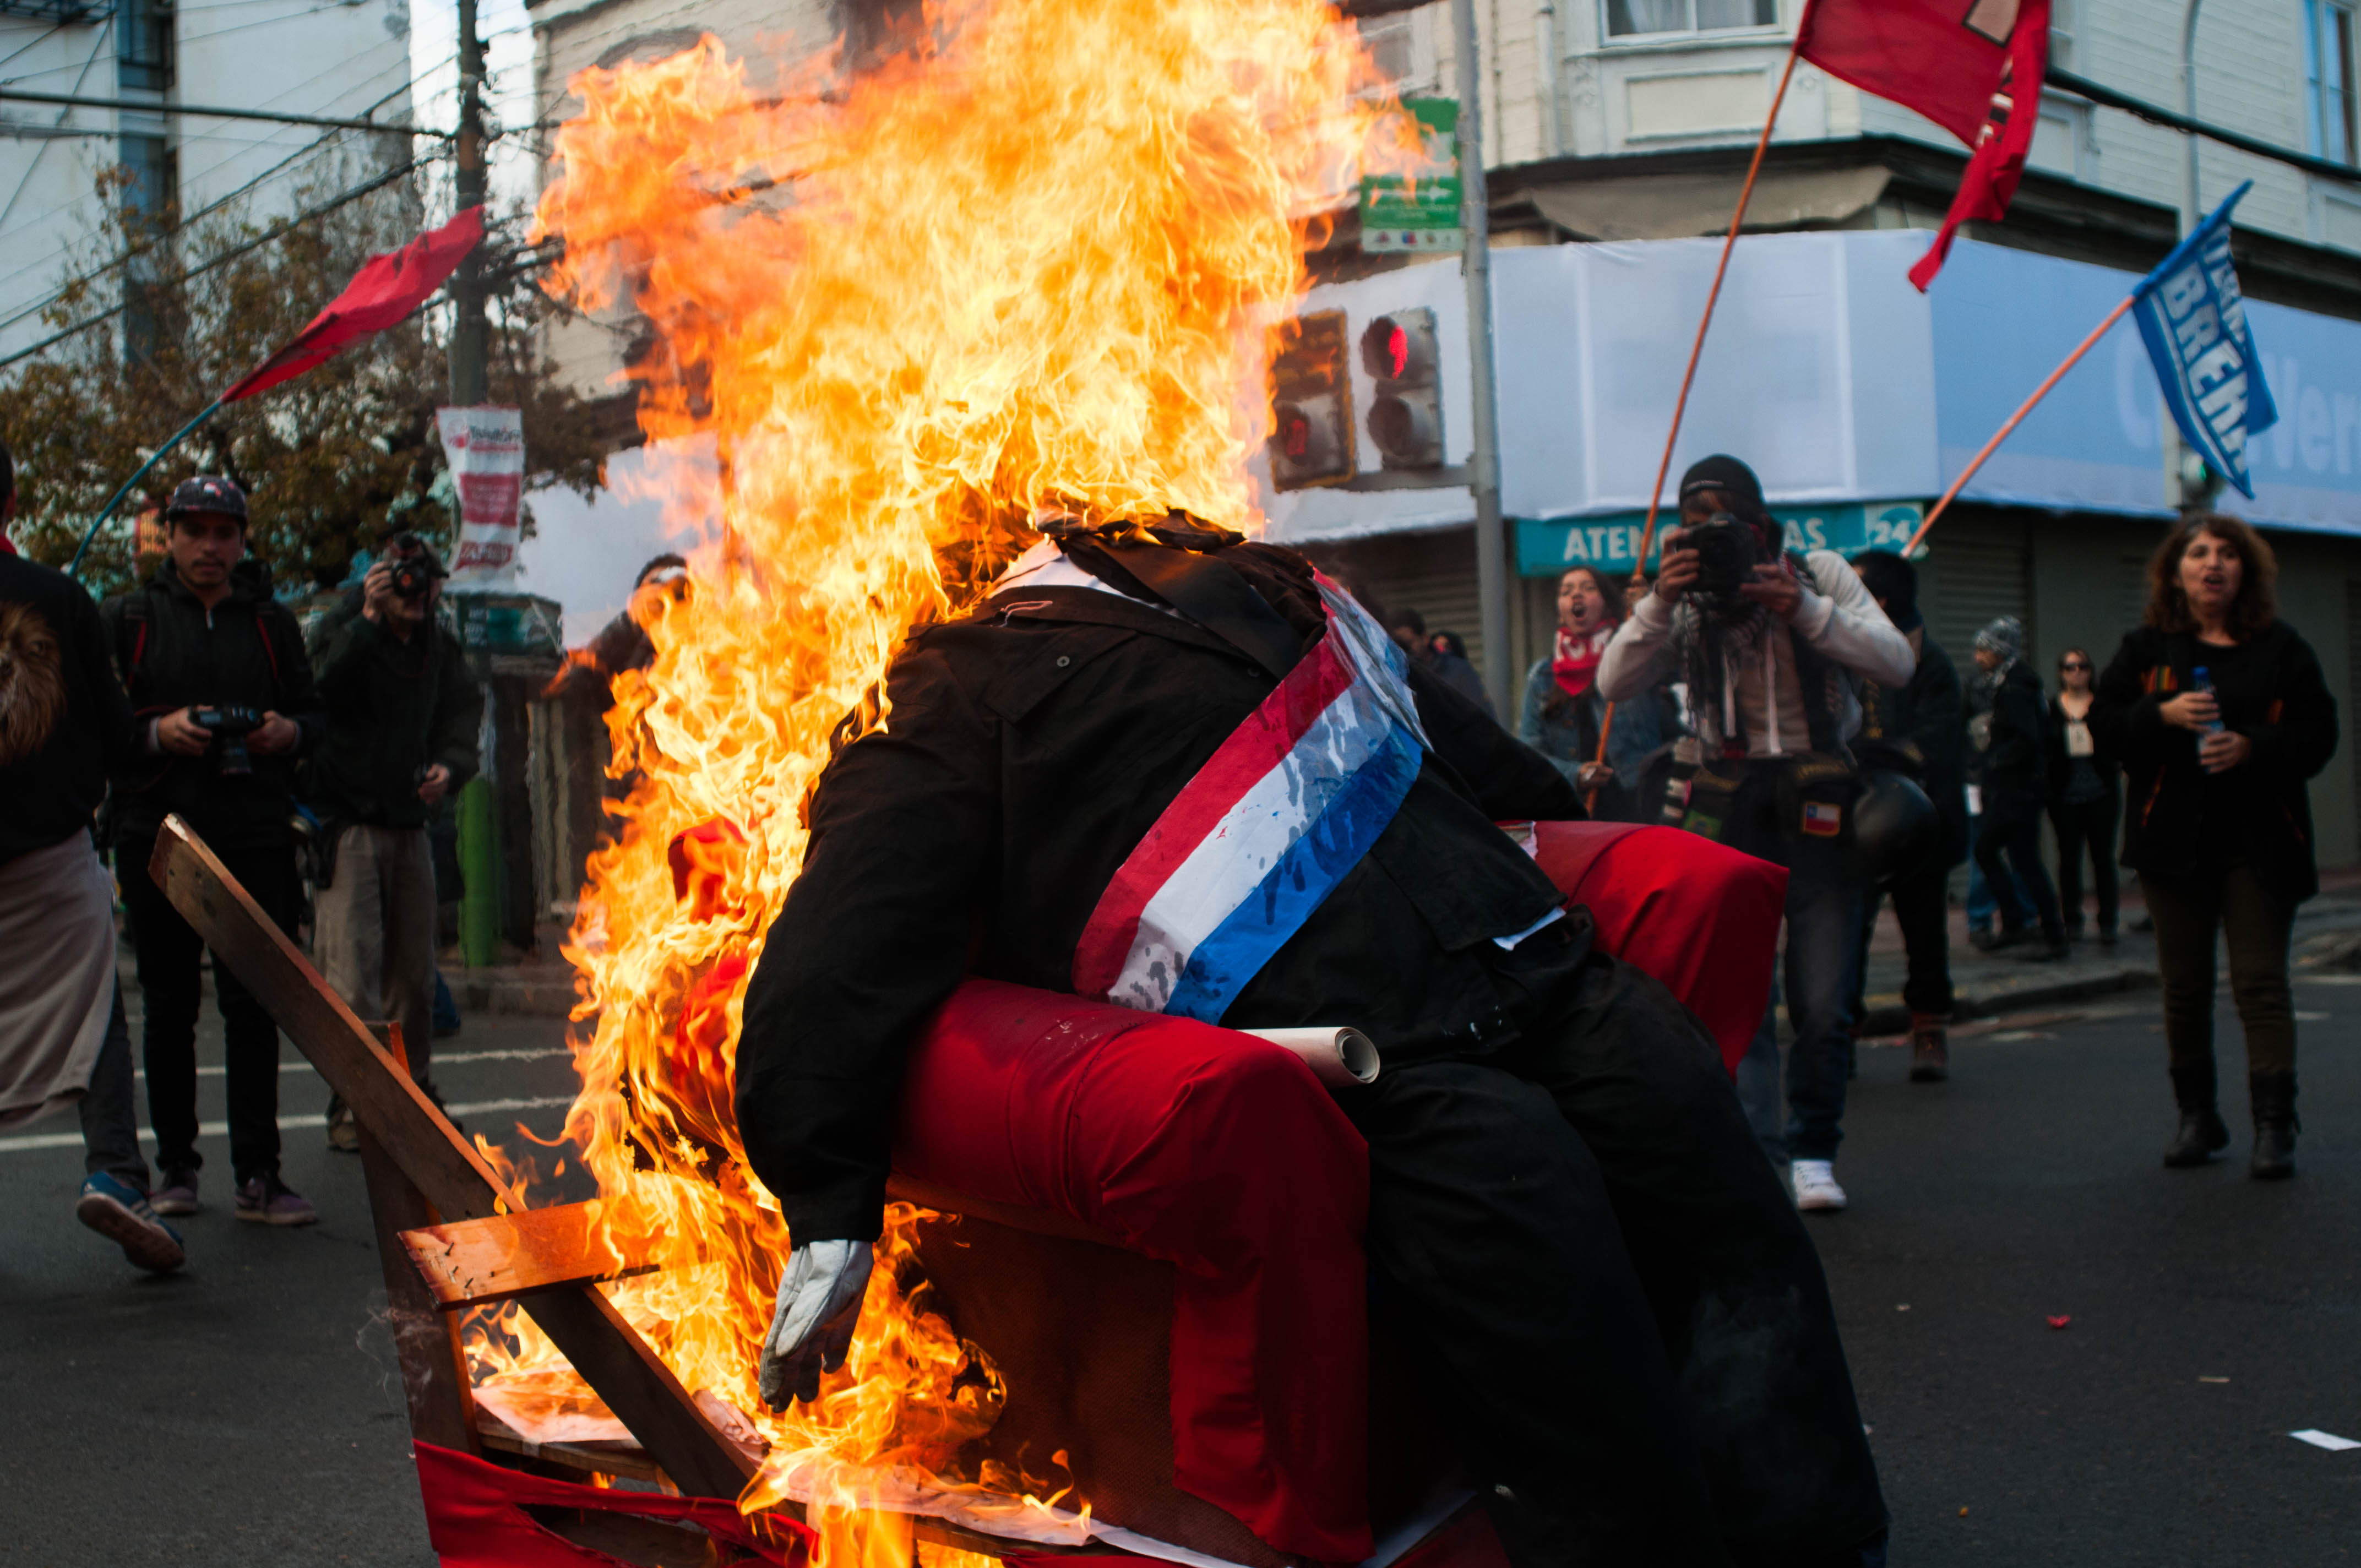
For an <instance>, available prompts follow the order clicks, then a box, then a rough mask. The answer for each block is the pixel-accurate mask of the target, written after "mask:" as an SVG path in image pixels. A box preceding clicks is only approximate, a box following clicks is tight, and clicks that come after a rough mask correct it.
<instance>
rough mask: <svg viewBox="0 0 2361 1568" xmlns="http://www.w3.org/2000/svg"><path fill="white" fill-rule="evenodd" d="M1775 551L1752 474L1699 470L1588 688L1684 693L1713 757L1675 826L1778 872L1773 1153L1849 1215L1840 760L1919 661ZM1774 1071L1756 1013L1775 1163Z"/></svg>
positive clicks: (1851, 939) (1848, 859) (1622, 696)
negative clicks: (1780, 961)
mask: <svg viewBox="0 0 2361 1568" xmlns="http://www.w3.org/2000/svg"><path fill="white" fill-rule="evenodd" d="M1780 544H1781V533H1780V526H1779V523H1778V521H1776V520H1775V519H1773V517H1772V516H1771V514H1770V513H1769V511H1767V510H1764V507H1763V488H1762V485H1761V484H1760V483H1759V482H1758V481H1757V480H1756V478H1755V477H1754V471H1753V470H1752V469H1751V468H1749V467H1748V466H1746V465H1745V464H1743V463H1741V462H1740V461H1739V460H1738V459H1737V458H1735V457H1728V456H1719V455H1717V456H1713V457H1708V458H1706V459H1705V460H1704V461H1702V462H1700V463H1697V465H1695V466H1692V467H1691V468H1690V469H1689V471H1688V472H1687V473H1686V474H1685V475H1683V476H1682V477H1681V526H1680V528H1678V529H1677V530H1675V531H1674V532H1672V533H1671V534H1669V535H1667V536H1666V538H1665V541H1664V564H1663V569H1662V571H1661V572H1660V574H1659V575H1658V576H1657V578H1656V585H1655V587H1654V589H1653V591H1652V592H1650V593H1649V594H1647V595H1645V596H1644V597H1642V598H1641V599H1640V601H1639V602H1638V603H1637V604H1636V605H1634V606H1633V607H1632V610H1631V619H1629V620H1626V621H1625V622H1624V623H1623V625H1622V627H1621V629H1620V630H1618V631H1617V632H1616V634H1615V637H1614V639H1613V641H1610V642H1609V644H1608V647H1607V652H1606V655H1605V657H1604V658H1603V659H1601V660H1600V662H1599V666H1598V686H1599V690H1600V691H1601V692H1602V693H1603V694H1604V695H1605V696H1606V697H1607V699H1608V700H1609V702H1625V701H1630V700H1631V699H1633V698H1636V697H1639V696H1642V695H1643V694H1645V693H1647V692H1649V691H1651V690H1653V689H1654V688H1655V687H1657V686H1659V685H1664V684H1665V683H1667V682H1670V681H1675V680H1685V681H1686V682H1687V683H1688V688H1689V704H1690V707H1691V710H1692V713H1693V717H1694V718H1695V721H1696V724H1697V733H1698V738H1699V739H1700V740H1702V741H1703V742H1704V749H1705V755H1706V766H1704V767H1703V768H1701V769H1700V770H1699V771H1698V773H1697V776H1696V778H1695V779H1694V780H1693V781H1692V782H1691V785H1690V795H1689V810H1688V815H1687V819H1686V825H1687V826H1688V827H1690V828H1692V829H1693V830H1695V831H1698V832H1702V833H1704V834H1706V835H1707V836H1708V837H1710V838H1714V839H1719V840H1720V841H1721V842H1723V843H1726V844H1729V845H1731V846H1732V847H1734V848H1737V849H1740V850H1745V851H1746V852H1748V853H1750V854H1753V855H1759V856H1761V857H1762V858H1763V859H1764V860H1768V861H1776V862H1778V863H1779V864H1781V865H1784V866H1785V867H1786V868H1787V870H1788V879H1787V910H1786V918H1787V951H1786V961H1785V968H1784V971H1783V975H1782V981H1783V983H1784V986H1785V988H1786V994H1787V1006H1788V1014H1789V1016H1790V1018H1791V1020H1792V1021H1793V1022H1794V1025H1795V1047H1794V1050H1793V1054H1792V1055H1791V1056H1790V1057H1789V1058H1788V1062H1787V1104H1788V1110H1789V1113H1790V1115H1789V1120H1788V1123H1787V1127H1786V1132H1785V1137H1784V1152H1785V1154H1786V1156H1787V1157H1788V1159H1789V1161H1790V1165H1789V1179H1790V1181H1791V1183H1792V1185H1793V1189H1794V1192H1795V1201H1796V1203H1797V1205H1798V1207H1801V1208H1804V1209H1818V1210H1833V1209H1841V1208H1843V1207H1844V1206H1845V1191H1844V1189H1843V1188H1842V1187H1840V1186H1839V1185H1838V1184H1837V1179H1836V1174H1835V1160H1836V1153H1837V1145H1838V1142H1839V1139H1840V1138H1841V1137H1842V1132H1841V1130H1840V1128H1839V1123H1840V1122H1841V1121H1842V1120H1843V1117H1844V1102H1845V1073H1846V1068H1847V1066H1848V1065H1849V1062H1850V1050H1851V1036H1850V1025H1851V1021H1852V1020H1851V1011H1852V990H1853V984H1852V979H1853V970H1854V967H1855V966H1856V964H1857V963H1858V961H1859V960H1858V958H1857V952H1858V945H1859V942H1860V939H1861V905H1862V900H1863V897H1864V895H1865V894H1866V891H1867V883H1868V879H1867V877H1865V876H1864V875H1863V874H1862V872H1861V868H1860V863H1859V861H1858V858H1857V854H1856V848H1857V847H1856V846H1855V845H1854V844H1853V843H1852V842H1851V839H1852V835H1851V832H1850V828H1851V822H1850V818H1851V816H1852V811H1851V807H1852V806H1853V804H1854V803H1855V801H1856V800H1857V799H1858V797H1859V793H1860V783H1861V781H1860V776H1859V772H1858V770H1857V769H1856V768H1855V766H1854V764H1853V760H1852V756H1851V752H1850V750H1849V748H1850V742H1851V740H1853V738H1854V736H1855V735H1856V734H1858V733H1859V731H1860V729H1861V683H1862V682H1863V681H1864V680H1872V681H1876V682H1878V683H1879V684H1880V685H1886V686H1903V685H1908V684H1909V681H1910V678H1911V676H1912V674H1914V673H1915V671H1916V668H1917V658H1916V655H1915V654H1914V653H1913V652H1911V648H1910V642H1909V640H1908V639H1907V638H1905V637H1904V636H1903V635H1902V633H1901V632H1899V631H1897V630H1894V623H1893V622H1892V621H1890V620H1887V619H1886V618H1885V614H1884V612H1883V611H1882V610H1880V609H1878V608H1877V604H1876V601H1875V600H1874V599H1873V598H1871V597H1870V592H1869V590H1868V588H1866V587H1863V586H1862V585H1861V579H1860V577H1858V576H1855V575H1854V573H1853V570H1852V568H1851V567H1850V565H1846V563H1845V560H1844V558H1843V557H1842V556H1840V555H1839V554H1836V553H1834V552H1833V551H1827V550H1816V551H1813V552H1811V553H1810V554H1796V553H1795V552H1792V551H1788V552H1783V551H1782V550H1781V548H1780ZM1778 1060H1779V1045H1778V1036H1777V1034H1776V1031H1775V1024H1774V1017H1773V1008H1771V1007H1766V1008H1765V1009H1764V1010H1763V1025H1762V1028H1761V1029H1760V1030H1759V1031H1758V1032H1757V1034H1756V1036H1755V1039H1754V1043H1753V1045H1752V1047H1750V1048H1749V1049H1748V1052H1747V1056H1746V1059H1745V1060H1744V1061H1742V1062H1741V1064H1740V1066H1739V1095H1740V1098H1741V1100H1742V1101H1743V1102H1745V1104H1746V1108H1747V1114H1748V1118H1749V1120H1750V1121H1751V1122H1752V1124H1753V1126H1754V1130H1755V1134H1756V1136H1757V1137H1758V1138H1759V1139H1761V1140H1762V1142H1763V1145H1764V1147H1765V1149H1766V1150H1775V1149H1777V1148H1779V1147H1780V1146H1781V1138H1780V1134H1779V1129H1778Z"/></svg>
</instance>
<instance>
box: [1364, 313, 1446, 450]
mask: <svg viewBox="0 0 2361 1568" xmlns="http://www.w3.org/2000/svg"><path fill="white" fill-rule="evenodd" d="M1439 360H1440V356H1439V355H1438V353H1437V351H1436V347H1435V341H1434V313H1433V311H1431V310H1428V309H1426V308H1425V307H1424V306H1420V307H1419V308H1417V309H1415V310H1407V311H1396V312H1394V313H1392V314H1390V315H1382V316H1379V317H1378V318H1377V320H1375V321H1373V322H1371V323H1369V324H1368V325H1367V327H1366V328H1364V329H1363V330H1362V333H1361V367H1362V368H1364V369H1366V370H1367V371H1368V373H1369V374H1370V375H1371V376H1372V377H1374V378H1376V379H1377V383H1378V395H1377V399H1376V400H1375V401H1373V402H1372V403H1371V404H1370V405H1369V439H1370V440H1371V441H1373V442H1375V443H1377V446H1378V455H1379V457H1380V460H1381V461H1382V462H1383V463H1384V464H1385V466H1387V467H1389V468H1440V467H1442V466H1444V465H1443V389H1442V387H1441V386H1440V384H1439V382H1438V378H1437V376H1436V374H1435V370H1436V367H1437V364H1438V363H1439Z"/></svg>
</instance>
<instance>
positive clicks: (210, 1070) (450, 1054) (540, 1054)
mask: <svg viewBox="0 0 2361 1568" xmlns="http://www.w3.org/2000/svg"><path fill="white" fill-rule="evenodd" d="M573 1054H574V1052H573V1051H572V1050H571V1049H570V1048H568V1047H564V1046H558V1047H550V1048H544V1049H542V1050H531V1051H528V1050H507V1051H437V1052H435V1053H434V1057H433V1058H431V1059H432V1061H433V1063H434V1066H436V1067H464V1066H466V1065H467V1063H469V1062H478V1061H545V1060H547V1059H548V1058H551V1057H570V1056H572V1055H573ZM228 1070H229V1069H228V1068H226V1067H201V1068H199V1069H197V1076H198V1077H199V1078H219V1077H221V1076H222V1075H223V1074H224V1073H225V1072H227V1071H228ZM279 1070H280V1071H281V1072H317V1071H319V1070H320V1069H318V1068H315V1067H313V1065H312V1064H311V1063H310V1062H308V1061H305V1060H304V1059H303V1058H302V1057H297V1058H294V1059H293V1060H291V1061H289V1060H281V1061H280V1064H279ZM131 1076H132V1077H133V1078H135V1079H137V1080H141V1081H142V1082H144V1081H146V1080H147V1077H148V1069H146V1068H141V1069H138V1070H137V1071H136V1072H134V1073H133V1074H132V1075H131Z"/></svg>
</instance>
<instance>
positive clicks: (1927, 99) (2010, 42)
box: [1795, 0, 2049, 291]
mask: <svg viewBox="0 0 2361 1568" xmlns="http://www.w3.org/2000/svg"><path fill="white" fill-rule="evenodd" d="M1795 51H1796V52H1797V53H1798V54H1800V55H1802V56H1803V57H1804V58H1805V59H1806V60H1810V61H1811V62H1812V63H1813V64H1814V65H1817V66H1818V67H1819V68H1820V69H1821V70H1823V71H1827V72H1828V74H1829V75H1831V76H1837V77H1841V78H1842V79H1843V80H1845V81H1847V82H1851V83H1852V84H1853V85H1854V86H1856V87H1858V88H1860V89H1861V90H1862V91H1863V92H1865V93H1876V94H1877V95H1878V96H1879V97H1881V98H1888V99H1891V100H1893V101H1894V103H1896V104H1901V105H1902V106H1903V107H1904V108H1905V109H1916V111H1918V113H1920V114H1922V115H1926V116H1927V118H1928V119H1930V120H1932V121H1934V122H1935V123H1936V124H1937V125H1938V126H1942V127H1943V128H1944V129H1945V130H1947V131H1949V132H1950V133H1951V134H1952V135H1953V136H1955V137H1959V138H1960V140H1961V141H1963V142H1965V143H1967V144H1968V146H1969V148H1971V149H1972V155H1971V157H1970V158H1969V159H1968V169H1967V172H1966V173H1965V174H1964V175H1962V176H1961V177H1960V192H1959V194H1958V195H1957V196H1955V197H1954V198H1952V201H1951V210H1950V212H1949V214H1946V215H1945V216H1944V219H1943V227H1942V229H1941V231H1940V232H1939V233H1938V234H1937V235H1936V236H1935V243H1934V245H1933V246H1932V247H1930V248H1929V249H1928V250H1927V254H1926V255H1925V256H1924V257H1921V258H1919V261H1918V265H1916V267H1913V268H1912V269H1910V281H1912V282H1913V283H1916V285H1918V287H1919V289H1920V290H1921V291H1924V290H1925V289H1926V287H1927V284H1929V283H1931V282H1933V281H1934V280H1935V274H1936V272H1937V271H1938V269H1940V268H1941V267H1942V265H1943V258H1944V257H1946V256H1948V255H1949V254H1950V250H1951V236H1952V235H1953V233H1954V232H1955V231H1957V229H1958V228H1959V226H1960V224H1961V223H1963V222H1965V221H1967V220H1969V219H1971V218H1991V219H1993V220H1995V221H1997V220H1998V219H2000V218H2003V217H2005V216H2006V215H2007V214H2008V203H2009V198H2011V197H2012V196H2014V195H2015V194H2016V182H2017V180H2018V179H2019V177H2020V176H2022V175H2023V174H2024V173H2025V155H2026V152H2027V151H2028V150H2030V149H2031V148H2032V146H2033V131H2034V127H2035V126H2037V124H2039V123H2040V118H2041V78H2042V74H2043V72H2044V71H2045V70H2046V68H2047V67H2048V60H2049V0H1971V4H1970V5H1967V7H1966V9H1965V12H1964V14H1962V8H1961V5H1960V0H1812V3H1811V4H1810V5H1808V6H1807V7H1806V9H1805V12H1804V20H1803V24H1802V27H1801V28H1800V30H1799V34H1798V37H1797V38H1796V42H1795Z"/></svg>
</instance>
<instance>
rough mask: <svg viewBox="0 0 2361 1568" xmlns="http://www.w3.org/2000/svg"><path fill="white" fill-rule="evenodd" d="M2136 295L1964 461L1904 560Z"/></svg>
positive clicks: (1914, 536) (2129, 296) (2126, 298)
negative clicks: (1956, 497)
mask: <svg viewBox="0 0 2361 1568" xmlns="http://www.w3.org/2000/svg"><path fill="white" fill-rule="evenodd" d="M2137 297H2138V296H2136V295H2134V294H2126V295H2125V296H2124V299H2123V302H2122V303H2121V304H2119V305H2117V306H2116V307H2115V308H2114V310H2112V311H2109V312H2108V313H2107V319H2106V320H2105V321H2103V322H2101V323H2099V324H2098V325H2097V326H2094V327H2092V329H2091V335H2090V336H2088V337H2086V338H2084V339H2083V340H2082V341H2081V342H2080V343H2078V344H2076V345H2074V352H2073V353H2071V354H2070V355H2068V356H2066V358H2065V360H2064V361H2063V362H2062V363H2061V364H2059V367H2058V368H2057V369H2055V370H2052V371H2051V372H2049V378H2048V380H2046V381H2044V382H2042V383H2041V385H2039V386H2038V387H2036V388H2034V389H2033V396H2031V397H2029V398H2027V399H2026V400H2025V401H2024V402H2022V403H2020V404H2018V405H2017V410H2016V411H2015V413H2013V414H2011V415H2009V416H2008V422H2007V423H2006V424H2004V425H2002V426H2001V427H2000V428H1999V429H1998V430H1996V431H1994V432H1993V438H1992V439H1991V440H1990V441H1987V442H1985V443H1984V444H1983V450H1982V451H1981V452H1978V453H1977V454H1976V455H1974V456H1973V457H1971V458H1969V459H1968V466H1966V467H1964V468H1962V469H1960V477H1958V478H1956V479H1953V480H1952V481H1951V488H1949V489H1948V490H1945V491H1944V492H1943V499H1941V500H1938V501H1937V502H1936V503H1935V504H1934V506H1933V507H1932V508H1930V509H1928V510H1927V521H1924V522H1922V523H1920V524H1919V525H1918V532H1916V533H1914V534H1912V535H1911V536H1910V543H1907V544H1905V545H1904V546H1903V547H1902V554H1903V555H1904V557H1905V558H1907V557H1908V556H1909V555H1910V554H1911V553H1912V552H1913V551H1915V550H1916V549H1917V548H1918V546H1919V544H1920V543H1923V542H1924V541H1925V540H1926V537H1927V530H1928V529H1930V528H1932V527H1934V526H1935V520H1936V519H1937V518H1938V517H1940V516H1942V515H1943V509H1944V508H1945V507H1948V506H1949V505H1950V504H1951V498H1953V497H1954V496H1956V495H1958V494H1959V493H1960V487H1961V486H1963V485H1965V484H1966V483H1967V482H1968V481H1969V480H1970V479H1971V478H1972V477H1975V472H1976V470H1977V469H1979V468H1981V467H1982V466H1984V459H1985V458H1987V457H1989V456H1991V455H1993V453H1994V452H1996V451H1998V450H1999V449H2000V444H2001V443H2002V442H2004V441H2006V440H2007V439H2008V433H2009V432H2010V431H2013V430H2015V428H2016V427H2017V426H2018V425H2019V424H2020V423H2022V422H2024V420H2025V416H2026V415H2027V414H2029V413H2031V412H2032V411H2033V405H2034V404H2036V403H2037V402H2039V401H2040V400H2042V399H2044V398H2046V397H2048V395H2049V389H2050V388H2052V387H2055V386H2056V385H2058V383H2059V381H2061V380H2064V379H2065V378H2066V372H2067V371H2069V370H2071V369H2072V368H2074V367H2075V365H2076V363H2077V362H2079V361H2080V360H2081V357H2082V356H2084V355H2085V354H2088V353H2090V352H2091V350H2092V348H2094V347H2096V346H2097V345H2098V342H2099V339H2101V338H2103V337H2104V336H2106V335H2107V329H2108V328H2109V327H2111V326H2113V325H2114V324H2115V323H2117V322H2119V321H2121V320H2123V319H2124V313H2125V312H2126V311H2128V310H2130V309H2131V308H2132V302H2133V301H2134V300H2135V299H2136V298H2137Z"/></svg>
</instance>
